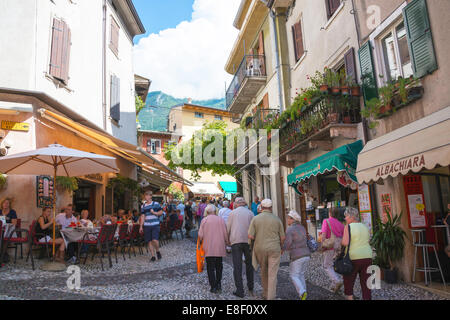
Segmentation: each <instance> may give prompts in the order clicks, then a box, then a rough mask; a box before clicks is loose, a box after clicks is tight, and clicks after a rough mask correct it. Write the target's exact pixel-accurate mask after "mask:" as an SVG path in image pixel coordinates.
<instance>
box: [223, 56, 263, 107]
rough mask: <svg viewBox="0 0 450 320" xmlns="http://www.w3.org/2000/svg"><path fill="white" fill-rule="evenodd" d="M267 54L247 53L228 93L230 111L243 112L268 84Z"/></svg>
mask: <svg viewBox="0 0 450 320" xmlns="http://www.w3.org/2000/svg"><path fill="white" fill-rule="evenodd" d="M265 66H266V63H265V56H263V55H246V56H244V59H243V60H242V62H241V64H240V65H239V68H238V70H237V72H236V74H235V75H234V78H233V81H232V82H231V84H230V86H229V87H228V90H227V94H226V103H227V109H228V111H229V112H232V113H238V114H242V113H244V111H245V109H246V108H247V106H248V105H249V104H250V103H251V101H252V99H253V98H255V97H256V94H257V93H258V91H259V90H260V89H261V88H262V87H263V86H265V85H266V80H267V74H266V67H265Z"/></svg>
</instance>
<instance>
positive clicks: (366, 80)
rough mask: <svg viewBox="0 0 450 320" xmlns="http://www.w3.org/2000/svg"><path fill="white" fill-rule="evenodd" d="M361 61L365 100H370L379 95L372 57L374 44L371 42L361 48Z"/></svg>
mask: <svg viewBox="0 0 450 320" xmlns="http://www.w3.org/2000/svg"><path fill="white" fill-rule="evenodd" d="M359 63H360V65H361V78H362V89H363V94H364V101H365V102H367V101H370V100H371V99H373V98H377V97H378V88H377V81H376V78H375V75H376V73H375V67H374V65H373V58H372V46H371V45H370V42H366V44H364V45H363V46H362V47H361V49H359Z"/></svg>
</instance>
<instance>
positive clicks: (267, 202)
mask: <svg viewBox="0 0 450 320" xmlns="http://www.w3.org/2000/svg"><path fill="white" fill-rule="evenodd" d="M261 208H266V209H267V208H272V200H270V199H264V200H263V201H261Z"/></svg>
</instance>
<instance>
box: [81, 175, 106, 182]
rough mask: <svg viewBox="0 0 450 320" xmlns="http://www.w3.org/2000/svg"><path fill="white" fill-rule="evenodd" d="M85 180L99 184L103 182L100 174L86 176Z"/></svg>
mask: <svg viewBox="0 0 450 320" xmlns="http://www.w3.org/2000/svg"><path fill="white" fill-rule="evenodd" d="M84 177H85V178H86V179H90V180H95V181H98V182H100V183H102V182H103V176H102V175H101V174H88V175H85V176H84Z"/></svg>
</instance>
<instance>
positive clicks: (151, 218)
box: [141, 201, 162, 227]
mask: <svg viewBox="0 0 450 320" xmlns="http://www.w3.org/2000/svg"><path fill="white" fill-rule="evenodd" d="M152 209H153V211H155V212H158V211H161V210H162V208H161V206H160V205H159V203H158V202H156V201H152V202H151V203H144V204H143V205H142V207H141V213H142V214H145V220H144V226H148V227H151V226H159V223H160V222H159V217H158V216H155V215H154V214H153V213H152Z"/></svg>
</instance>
